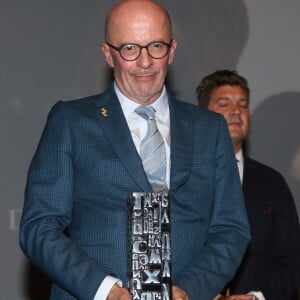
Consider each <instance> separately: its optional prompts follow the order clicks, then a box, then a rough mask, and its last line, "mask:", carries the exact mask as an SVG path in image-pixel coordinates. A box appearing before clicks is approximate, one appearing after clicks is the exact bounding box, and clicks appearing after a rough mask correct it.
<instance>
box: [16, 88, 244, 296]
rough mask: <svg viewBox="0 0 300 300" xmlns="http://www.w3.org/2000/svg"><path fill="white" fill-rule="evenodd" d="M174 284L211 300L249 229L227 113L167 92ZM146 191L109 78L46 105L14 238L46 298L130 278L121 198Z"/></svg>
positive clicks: (237, 260)
mask: <svg viewBox="0 0 300 300" xmlns="http://www.w3.org/2000/svg"><path fill="white" fill-rule="evenodd" d="M169 107H170V126H171V128H170V135H171V178H170V197H171V226H172V227H171V231H172V232H171V243H172V276H173V284H174V285H177V286H179V287H181V288H182V289H183V290H185V291H186V293H187V294H188V295H189V297H190V300H201V299H202V300H211V299H212V298H213V297H214V296H215V295H216V294H217V292H219V291H220V290H221V289H222V288H223V287H224V285H225V283H226V282H228V281H229V279H231V278H232V277H233V275H234V273H235V270H236V269H237V267H238V265H239V263H240V261H241V258H242V256H243V254H244V251H245V249H246V246H247V244H248V241H249V238H250V237H249V227H248V220H247V216H246V212H245V207H244V204H243V203H244V201H243V196H242V190H241V186H240V182H239V177H238V172H237V167H236V163H235V158H234V154H233V149H232V144H231V141H230V138H229V135H228V130H227V125H226V123H225V121H224V119H223V118H222V117H221V116H220V115H217V114H215V113H212V112H209V111H208V110H204V109H201V108H199V107H196V106H194V105H192V104H188V103H185V102H180V101H178V100H176V99H174V98H173V97H172V96H171V95H170V94H169ZM135 191H141V192H142V191H145V192H149V191H152V189H151V186H150V184H149V182H148V180H147V177H146V174H145V172H144V170H143V167H142V162H141V159H140V157H139V155H138V153H137V151H136V148H135V146H134V143H133V141H132V138H131V134H130V132H129V129H128V126H127V123H126V120H125V118H124V115H123V112H122V109H121V106H120V104H119V101H118V99H117V96H116V94H115V92H114V89H113V85H111V86H110V87H109V88H108V89H107V90H106V91H105V92H104V93H103V94H100V95H96V96H92V97H88V98H85V99H80V100H74V101H67V102H58V103H57V104H56V105H54V107H53V108H52V110H51V112H50V114H49V116H48V120H47V123H46V126H45V129H44V131H43V134H42V137H41V140H40V142H39V145H38V148H37V150H36V153H35V155H34V157H33V160H32V163H31V165H30V168H29V172H28V179H27V186H26V196H25V202H24V208H23V215H22V220H21V226H20V245H21V248H22V250H23V251H24V253H25V254H26V255H27V256H28V258H29V259H30V260H31V261H32V262H33V263H34V264H35V265H37V266H38V267H39V268H40V269H41V270H42V271H43V272H44V273H45V274H47V276H49V277H50V278H51V280H52V281H53V287H52V291H51V299H59V300H64V299H93V297H94V295H95V293H96V291H97V289H98V287H99V285H100V284H101V282H102V280H103V279H104V278H105V276H107V275H113V276H116V277H118V278H120V279H121V280H122V281H123V283H124V285H125V286H126V281H127V253H126V240H127V231H126V224H127V217H126V216H127V199H128V197H129V195H130V194H131V192H135Z"/></svg>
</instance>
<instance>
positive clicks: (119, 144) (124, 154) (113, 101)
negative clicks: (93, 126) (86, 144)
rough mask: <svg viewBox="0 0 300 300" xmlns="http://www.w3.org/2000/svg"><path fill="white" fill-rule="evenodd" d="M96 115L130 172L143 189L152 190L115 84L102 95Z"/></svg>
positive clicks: (109, 140) (121, 160)
mask: <svg viewBox="0 0 300 300" xmlns="http://www.w3.org/2000/svg"><path fill="white" fill-rule="evenodd" d="M96 115H97V119H98V120H99V123H100V125H101V128H102V130H103V133H104V134H105V136H106V138H107V141H108V142H109V144H110V145H111V147H112V148H113V149H114V151H115V153H116V154H117V155H118V157H119V159H120V162H121V163H122V164H123V166H124V167H125V168H126V169H127V170H128V174H129V175H130V176H131V177H132V179H133V180H134V181H135V182H136V183H137V185H138V186H139V187H140V188H141V189H142V190H144V191H152V188H151V185H150V183H149V181H148V179H147V176H146V174H145V172H144V169H143V165H142V161H141V159H140V156H139V154H138V152H137V151H136V148H135V145H134V143H133V140H132V137H131V134H130V131H129V128H128V125H127V122H126V119H125V117H124V114H123V111H122V108H121V105H120V103H119V100H118V98H117V95H116V94H115V92H114V89H113V85H111V86H110V88H109V89H108V90H107V91H106V92H105V93H104V94H102V95H101V99H100V101H99V102H98V104H97V109H96Z"/></svg>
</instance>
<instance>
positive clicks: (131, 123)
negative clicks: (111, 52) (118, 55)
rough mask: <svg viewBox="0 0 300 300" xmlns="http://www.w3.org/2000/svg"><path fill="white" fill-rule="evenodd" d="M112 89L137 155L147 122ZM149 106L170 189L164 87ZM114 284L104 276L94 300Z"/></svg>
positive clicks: (103, 298)
mask: <svg viewBox="0 0 300 300" xmlns="http://www.w3.org/2000/svg"><path fill="white" fill-rule="evenodd" d="M114 88H115V92H116V94H117V96H118V99H119V101H120V104H121V108H122V111H123V114H124V116H125V119H126V121H127V124H128V127H129V130H130V132H131V136H132V139H133V142H134V145H135V147H136V149H137V151H138V153H140V146H141V142H142V140H143V138H144V137H145V136H146V134H147V130H148V124H147V120H145V119H144V118H142V117H141V116H139V115H138V114H137V113H136V112H135V111H134V110H135V109H136V108H137V107H138V106H140V104H138V103H136V102H134V101H132V100H130V99H129V98H127V97H126V96H125V95H123V94H122V93H121V91H120V90H119V88H118V87H117V85H116V84H114ZM151 106H152V107H153V108H154V109H155V120H156V123H157V127H158V130H159V132H160V133H161V135H162V137H163V140H164V142H165V147H166V158H167V168H166V181H167V186H168V188H170V169H171V166H170V111H169V104H168V95H167V91H166V88H165V86H164V87H163V91H162V93H161V95H160V96H159V98H158V99H157V100H156V101H155V102H154V103H152V104H151ZM115 283H117V284H118V285H120V286H122V281H121V280H120V279H118V278H116V277H113V276H106V277H105V278H104V280H103V281H102V282H101V284H100V286H99V288H98V290H97V293H96V295H95V297H94V300H106V298H107V295H108V294H109V292H110V290H111V288H112V287H113V285H114V284H115Z"/></svg>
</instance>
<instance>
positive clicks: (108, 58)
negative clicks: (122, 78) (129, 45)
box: [100, 43, 114, 68]
mask: <svg viewBox="0 0 300 300" xmlns="http://www.w3.org/2000/svg"><path fill="white" fill-rule="evenodd" d="M100 47H101V50H102V52H103V54H104V56H105V60H106V63H107V64H108V65H109V66H110V67H111V68H113V67H114V62H113V59H112V56H111V50H110V47H109V46H108V45H107V44H106V43H102V44H101V46H100Z"/></svg>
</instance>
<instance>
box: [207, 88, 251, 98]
mask: <svg viewBox="0 0 300 300" xmlns="http://www.w3.org/2000/svg"><path fill="white" fill-rule="evenodd" d="M220 98H228V99H237V100H246V101H249V99H248V97H247V93H246V91H245V90H244V89H243V88H242V87H240V86H239V85H222V86H219V87H216V88H214V89H213V90H212V92H211V100H218V99H220Z"/></svg>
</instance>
